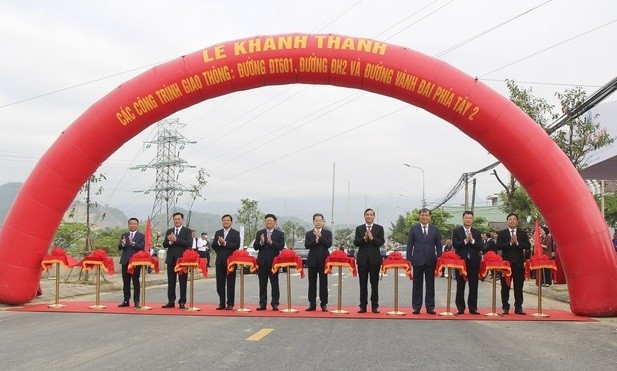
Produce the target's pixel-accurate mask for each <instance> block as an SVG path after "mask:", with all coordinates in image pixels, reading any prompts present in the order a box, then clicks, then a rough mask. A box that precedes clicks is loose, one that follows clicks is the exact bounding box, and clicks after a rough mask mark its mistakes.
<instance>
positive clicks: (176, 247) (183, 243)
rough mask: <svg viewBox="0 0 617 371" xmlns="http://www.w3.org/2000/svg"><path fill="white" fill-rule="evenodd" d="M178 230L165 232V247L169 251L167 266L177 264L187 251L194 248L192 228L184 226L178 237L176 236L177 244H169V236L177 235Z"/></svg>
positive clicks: (166, 260) (171, 229)
mask: <svg viewBox="0 0 617 371" xmlns="http://www.w3.org/2000/svg"><path fill="white" fill-rule="evenodd" d="M175 230H176V228H175V227H174V228H169V229H168V230H167V232H165V240H163V247H164V248H166V249H167V257H166V258H165V264H175V262H176V259H178V258H180V257H182V254H183V253H184V251H185V250H187V249H191V247H192V246H193V236H192V231H191V229H190V228H187V227H185V226H182V227H181V228H180V231H179V232H178V235H177V236H176V242H174V243H169V239H167V236H169V235H170V234H173V233H175Z"/></svg>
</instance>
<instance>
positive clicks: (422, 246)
mask: <svg viewBox="0 0 617 371" xmlns="http://www.w3.org/2000/svg"><path fill="white" fill-rule="evenodd" d="M441 250H442V246H441V234H440V233H439V229H438V228H437V227H436V226H435V225H434V224H430V223H429V225H428V228H427V233H426V236H424V233H423V231H422V225H421V224H420V223H418V224H416V225H414V226H412V227H411V229H409V234H408V235H407V259H408V260H409V261H411V265H413V266H414V267H421V266H425V265H426V266H435V265H437V258H438V257H440V256H441V253H442V251H441Z"/></svg>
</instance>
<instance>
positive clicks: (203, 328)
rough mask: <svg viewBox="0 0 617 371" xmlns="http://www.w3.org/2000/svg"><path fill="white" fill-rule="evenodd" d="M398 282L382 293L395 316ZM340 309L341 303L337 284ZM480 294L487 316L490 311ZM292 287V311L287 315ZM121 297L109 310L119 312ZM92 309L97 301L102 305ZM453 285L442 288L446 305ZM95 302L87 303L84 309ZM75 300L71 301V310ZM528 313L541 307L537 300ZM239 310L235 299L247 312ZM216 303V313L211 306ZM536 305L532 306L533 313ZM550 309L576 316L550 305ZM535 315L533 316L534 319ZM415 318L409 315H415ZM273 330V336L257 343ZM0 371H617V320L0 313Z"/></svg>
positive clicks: (302, 298)
mask: <svg viewBox="0 0 617 371" xmlns="http://www.w3.org/2000/svg"><path fill="white" fill-rule="evenodd" d="M392 282H393V277H392V274H389V275H388V277H385V278H384V279H383V280H382V281H381V283H380V288H381V290H380V293H381V295H380V296H381V298H382V300H381V302H382V305H386V306H388V305H391V303H392V290H393V286H392ZM329 283H330V285H331V287H330V300H331V303H330V307H333V306H334V305H335V303H336V298H337V296H336V295H337V287H336V286H335V285H336V283H337V280H336V276H333V277H330V282H329ZM399 283H400V290H401V298H400V305H401V306H402V307H403V308H404V310H406V311H407V312H409V307H410V296H411V283H410V281H409V280H408V279H407V278H404V277H401V278H400V281H399ZM195 287H196V290H195V291H196V294H195V301H196V303H200V304H199V305H214V304H216V303H217V302H218V299H217V297H216V290H215V283H214V280H213V279H204V280H199V281H197V282H196V284H195ZM343 287H344V292H343V304H344V305H354V306H355V305H356V304H357V298H358V283H357V278H354V277H351V276H350V275H347V274H345V275H344V280H343ZM292 288H293V289H292V293H293V303H294V307H296V308H298V309H301V310H303V309H304V307H305V306H306V281H305V280H304V281H300V278H299V277H298V276H297V275H293V277H292ZM490 288H491V286H490V285H489V284H488V283H484V284H482V283H481V288H480V298H479V299H480V300H479V305H480V306H481V307H488V306H490V293H491V291H490ZM285 289H286V285H285V276H284V275H283V276H281V301H282V303H281V306H284V304H285V303H286V302H285V300H286V294H285V292H286V291H285ZM165 295H166V286H165V285H160V286H152V287H148V302H149V304H151V305H155V304H154V303H157V304H159V303H164V302H165V301H166V300H165ZM121 297H122V295H121V293H120V292H110V293H103V294H102V298H101V300H103V301H114V302H120V300H121ZM91 298H92V300H93V295H91ZM445 298H446V280H445V279H443V278H442V279H438V280H437V305H438V306H443V305H445ZM84 299H88V296H86V297H80V298H79V300H84ZM67 300H68V299H67ZM525 300H526V304H528V305H527V307H528V308H531V307H535V300H537V297H535V296H533V295H527V294H526V298H525ZM238 302H239V299H236V303H238ZM203 303H208V304H203ZM246 303H247V304H248V305H247V306H249V307H254V306H256V304H257V277H256V276H255V275H248V276H246ZM532 303H533V304H532ZM544 306H545V307H546V308H559V309H566V310H567V308H568V306H567V304H564V303H562V302H557V301H552V300H546V301H545V303H544ZM529 311H530V310H528V312H529ZM407 315H408V316H409V315H410V314H407ZM264 329H271V330H272V331H271V332H269V333H267V334H265V335H264V336H262V337H261V338H259V339H258V340H256V341H250V340H247V339H248V338H249V337H251V336H252V335H255V334H258V333H259V332H260V331H263V330H264ZM0 334H1V336H0V368H1V369H3V370H32V369H43V368H46V369H52V370H56V369H63V370H67V369H70V370H81V369H84V370H85V369H90V370H91V369H118V368H122V369H130V368H137V369H182V370H191V369H198V368H199V369H206V370H209V369H241V368H246V369H254V370H269V369H294V370H314V369H333V370H357V369H360V370H409V369H427V368H433V369H504V368H507V369H515V368H527V369H542V370H558V369H559V370H564V369H587V370H604V369H615V367H616V366H617V358H615V351H616V350H617V319H614V318H609V319H601V320H599V321H597V322H527V321H526V322H490V321H444V320H425V321H422V320H416V321H399V320H387V319H384V320H359V319H358V320H356V319H301V318H296V319H288V318H254V317H249V318H238V317H229V318H227V317H203V316H195V317H193V316H173V315H158V316H145V315H112V314H99V313H96V314H94V313H92V314H91V313H82V314H69V313H62V314H60V313H25V312H11V311H6V310H0Z"/></svg>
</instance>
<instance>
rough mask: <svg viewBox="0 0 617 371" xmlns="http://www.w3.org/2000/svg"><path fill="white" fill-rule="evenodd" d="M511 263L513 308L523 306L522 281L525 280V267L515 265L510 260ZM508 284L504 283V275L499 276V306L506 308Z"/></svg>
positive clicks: (508, 291) (508, 305)
mask: <svg viewBox="0 0 617 371" xmlns="http://www.w3.org/2000/svg"><path fill="white" fill-rule="evenodd" d="M510 264H511V265H512V282H511V284H512V285H513V286H514V309H522V308H523V283H524V280H525V268H524V267H522V266H520V267H519V266H517V265H516V264H514V263H512V262H510ZM509 300H510V286H508V285H507V284H506V278H505V275H502V277H501V308H502V309H504V310H506V309H508V310H509V309H510V303H508V301H509Z"/></svg>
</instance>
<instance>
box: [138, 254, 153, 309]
mask: <svg viewBox="0 0 617 371" xmlns="http://www.w3.org/2000/svg"><path fill="white" fill-rule="evenodd" d="M137 265H138V266H141V269H140V270H141V293H140V295H139V296H140V299H139V301H140V302H141V307H140V308H135V310H152V307H149V306H147V305H146V274H148V270H147V269H146V268H147V267H152V266H153V264H152V263H150V262H145V263H143V264H137Z"/></svg>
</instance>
